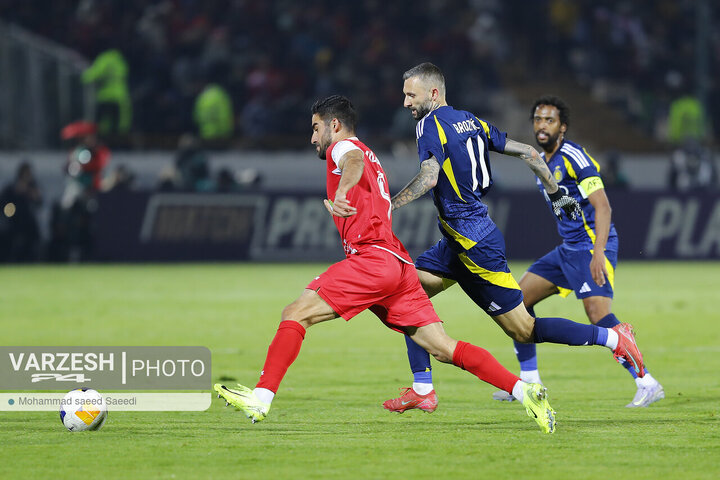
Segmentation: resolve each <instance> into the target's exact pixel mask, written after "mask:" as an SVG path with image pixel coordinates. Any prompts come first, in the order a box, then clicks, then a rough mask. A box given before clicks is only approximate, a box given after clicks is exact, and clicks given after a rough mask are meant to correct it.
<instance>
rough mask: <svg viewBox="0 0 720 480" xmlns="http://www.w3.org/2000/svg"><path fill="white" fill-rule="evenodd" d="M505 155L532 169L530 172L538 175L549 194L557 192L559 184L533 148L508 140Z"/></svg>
mask: <svg viewBox="0 0 720 480" xmlns="http://www.w3.org/2000/svg"><path fill="white" fill-rule="evenodd" d="M505 154H506V155H512V156H513V157H518V158H520V159H522V160H523V161H524V162H525V163H526V164H527V166H528V167H530V170H532V171H533V173H534V174H535V175H537V177H538V178H539V179H540V181H541V182H542V184H543V186H544V187H545V190H547V192H548V193H555V192H556V191H557V189H558V186H557V182H556V181H555V179H554V178H553V176H552V173H551V172H550V169H549V168H548V166H547V164H546V163H545V161H544V160H543V159H542V157H541V156H540V154H539V153H538V152H537V150H535V149H534V148H533V147H531V146H530V145H527V144H525V143H520V142H516V141H515V140H511V139H509V138H508V139H507V141H506V143H505Z"/></svg>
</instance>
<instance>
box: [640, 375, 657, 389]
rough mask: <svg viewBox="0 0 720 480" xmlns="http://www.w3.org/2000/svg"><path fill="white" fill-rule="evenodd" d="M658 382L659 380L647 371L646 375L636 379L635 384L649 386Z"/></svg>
mask: <svg viewBox="0 0 720 480" xmlns="http://www.w3.org/2000/svg"><path fill="white" fill-rule="evenodd" d="M656 383H657V380H655V379H654V378H653V376H652V375H650V374H649V373H647V372H645V376H644V377H642V378H640V377H638V378H636V379H635V385H637V386H638V387H649V386H650V385H655V384H656Z"/></svg>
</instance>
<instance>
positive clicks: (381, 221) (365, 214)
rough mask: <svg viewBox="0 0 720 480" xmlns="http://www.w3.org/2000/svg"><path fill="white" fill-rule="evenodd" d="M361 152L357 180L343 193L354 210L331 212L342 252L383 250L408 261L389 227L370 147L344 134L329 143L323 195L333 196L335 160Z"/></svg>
mask: <svg viewBox="0 0 720 480" xmlns="http://www.w3.org/2000/svg"><path fill="white" fill-rule="evenodd" d="M356 149H358V150H361V151H362V152H363V161H364V162H365V168H364V169H363V174H362V177H360V181H359V182H358V183H357V185H355V186H354V187H352V188H351V189H350V191H349V192H348V194H347V199H348V202H350V205H352V206H353V207H355V208H357V213H356V214H355V215H352V216H350V217H346V218H343V217H336V216H334V215H333V217H332V218H333V220H334V221H335V226H336V227H337V229H338V232H340V238H342V242H343V248H344V250H345V255H346V256H350V255H352V254H355V253H358V252H360V251H362V250H363V249H365V248H369V247H374V248H380V249H383V250H386V251H388V252H390V253H392V254H393V255H395V256H396V257H398V258H399V259H401V260H402V261H404V262H407V263H412V259H411V258H410V254H408V252H407V250H405V247H404V246H403V244H402V243H401V242H400V240H398V238H397V237H396V236H395V234H394V233H393V231H392V203H391V200H390V190H389V188H388V183H387V178H386V177H385V171H384V170H383V168H382V165H380V161H379V160H378V159H377V157H376V156H375V154H374V153H373V151H372V150H370V149H369V148H368V147H367V146H366V145H365V144H364V143H362V142H361V141H360V140H358V138H357V137H351V138H347V139H345V140H341V141H339V142H336V143H333V144H332V145H330V146H329V147H328V149H327V152H326V158H327V175H326V177H327V196H328V198H329V199H330V200H333V199H334V198H335V192H336V191H337V188H338V184H339V183H340V176H341V175H342V172H341V171H340V169H339V168H338V166H337V164H338V162H339V161H340V159H341V158H342V156H343V155H345V154H346V153H347V152H349V151H351V150H356Z"/></svg>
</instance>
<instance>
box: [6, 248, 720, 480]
mask: <svg viewBox="0 0 720 480" xmlns="http://www.w3.org/2000/svg"><path fill="white" fill-rule="evenodd" d="M526 266H527V265H526V264H525V263H517V264H513V265H512V268H513V271H514V272H516V273H517V276H518V278H519V275H520V274H521V273H522V271H523V269H524V268H525V267H526ZM324 268H325V265H318V264H314V265H279V264H273V265H247V264H226V265H202V264H197V265H138V266H134V265H123V266H114V265H89V266H57V267H55V266H32V267H3V268H1V269H0V285H1V287H0V288H2V292H1V293H0V319H1V320H0V321H1V322H2V336H3V339H4V340H3V342H2V343H3V344H4V345H204V346H207V347H209V348H210V349H211V350H212V353H213V377H214V379H216V380H217V379H219V378H221V377H223V378H229V377H232V378H234V379H237V380H238V381H240V382H241V383H244V384H247V385H250V386H252V385H254V383H255V381H256V380H257V377H258V374H259V371H260V369H261V367H262V363H263V360H264V356H265V352H266V350H267V346H268V344H269V342H270V340H271V339H272V336H273V334H274V332H275V329H276V327H277V324H278V321H279V316H280V312H281V310H282V308H283V306H284V305H286V304H287V303H289V302H290V301H292V300H293V299H294V298H295V297H296V296H297V295H298V294H299V293H300V292H301V290H302V289H303V287H304V286H305V285H306V283H307V282H308V281H309V280H311V279H312V278H313V277H314V276H315V275H316V274H317V273H319V272H321V271H322V270H324ZM719 281H720V263H627V262H626V263H622V264H621V265H620V268H619V269H618V272H617V282H616V290H617V292H618V295H617V296H616V300H615V308H614V312H615V313H616V315H617V316H618V317H619V318H620V319H621V320H624V321H630V322H632V323H633V324H634V325H635V327H636V331H637V338H638V343H639V345H640V347H641V349H642V350H643V352H644V355H645V359H646V363H647V365H648V366H649V370H650V371H651V372H652V374H653V375H654V376H655V377H656V378H657V379H658V380H660V382H661V383H662V384H663V385H664V387H665V392H666V399H665V400H663V401H661V402H659V403H656V404H654V405H652V406H651V407H649V408H647V409H627V408H624V405H625V404H627V403H628V402H629V401H630V400H631V398H632V396H633V394H634V392H635V384H634V383H633V381H632V379H631V378H630V376H629V375H628V374H627V373H626V372H625V370H623V369H622V368H621V367H620V366H618V365H617V364H615V363H614V361H613V359H612V357H611V355H610V353H609V351H607V350H606V349H604V348H601V347H566V346H557V345H542V346H540V347H539V354H540V370H541V374H542V377H543V380H544V382H545V384H546V385H547V386H548V388H549V394H550V401H551V403H552V405H553V406H554V408H555V409H556V410H557V419H558V426H557V431H556V433H555V434H554V435H543V434H542V433H540V431H539V429H538V428H537V427H536V425H535V423H534V422H533V421H532V420H531V419H529V418H528V417H527V416H526V415H525V413H524V411H523V409H522V408H521V407H520V406H519V405H518V404H517V403H513V404H507V403H499V402H495V401H493V400H492V399H491V394H492V392H493V391H494V388H493V387H491V386H489V385H487V384H483V383H481V382H479V381H478V380H477V379H476V378H475V377H473V376H471V375H470V374H468V373H467V372H462V371H460V370H459V369H457V368H455V367H452V366H448V365H441V364H435V369H434V373H435V385H436V389H437V391H438V393H439V395H440V406H439V408H438V410H437V411H436V412H435V413H433V414H425V413H422V412H419V411H411V412H407V413H405V414H403V415H397V414H390V413H388V412H386V411H384V410H383V409H382V408H381V406H380V405H381V403H382V401H384V400H385V399H387V398H390V397H391V396H395V395H396V394H397V393H398V390H397V389H398V387H403V386H408V384H409V382H410V380H411V377H410V374H409V372H408V367H407V360H406V356H405V347H404V342H403V339H402V337H401V336H400V335H399V334H397V333H394V332H392V331H390V330H388V329H386V328H384V327H383V326H382V325H381V324H380V322H379V321H378V320H376V319H375V317H373V316H372V315H371V314H367V313H364V314H362V315H360V316H359V317H357V318H355V319H354V320H352V321H351V322H349V323H347V322H345V321H343V320H340V319H339V320H336V321H334V322H329V323H326V324H321V325H318V326H315V327H313V328H312V329H311V330H310V331H309V332H308V335H307V337H306V340H305V343H304V345H303V349H302V351H301V353H300V356H299V358H298V360H297V361H296V362H295V364H294V365H293V366H292V367H291V368H290V370H289V372H288V374H287V376H286V377H285V381H284V382H283V384H282V386H281V388H280V391H279V393H278V395H277V397H276V400H275V402H274V403H273V407H272V410H271V412H270V415H269V416H268V418H267V419H266V420H265V421H264V422H262V423H259V424H257V425H252V424H250V422H249V421H248V420H247V419H246V418H245V417H244V416H243V415H242V414H241V413H239V412H235V411H233V410H231V409H230V408H225V406H224V403H222V402H221V401H220V400H217V399H216V398H215V397H213V403H212V406H211V408H210V409H209V410H208V411H205V412H187V413H162V412H161V413H147V412H111V413H110V415H109V418H108V421H107V423H106V425H105V427H104V428H103V429H102V430H101V431H99V432H84V433H69V432H67V431H65V429H64V428H63V426H62V425H61V423H60V421H59V418H58V415H57V414H56V413H51V412H29V413H9V412H0V445H1V447H0V459H1V461H0V478H3V479H6V478H82V477H83V476H87V477H92V478H178V479H180V478H212V477H214V478H252V479H276V478H287V479H290V478H293V479H297V478H408V479H411V478H418V479H420V478H491V479H515V478H526V479H534V480H537V479H546V478H547V479H565V478H568V479H573V480H576V479H588V478H603V479H606V478H616V479H625V478H628V479H643V478H648V479H654V480H656V479H659V478H683V479H689V478H708V479H709V478H713V479H714V478H717V475H718V471H719V470H718V469H719V468H720V467H719V465H720V464H719V463H718V461H719V460H718V459H720V374H718V371H719V370H720V313H719V312H718V307H717V300H718V282H719ZM434 303H435V305H436V307H437V310H438V313H439V314H440V316H441V317H442V318H443V319H444V320H445V321H446V330H447V331H448V333H449V334H450V335H451V336H453V337H455V338H459V339H463V340H466V341H470V342H473V343H475V344H477V345H480V346H483V347H485V348H487V349H488V350H490V351H491V352H492V353H493V354H495V355H496V356H497V358H498V359H499V360H500V361H501V362H502V363H504V364H505V365H506V366H508V367H509V368H511V370H514V371H516V370H517V362H516V360H515V357H514V355H513V353H512V344H511V342H510V340H509V339H508V338H507V337H505V335H504V334H503V333H502V331H501V330H500V329H499V328H498V327H497V326H495V325H494V324H493V322H492V321H491V320H490V319H489V318H488V317H486V316H485V315H484V314H483V313H482V312H480V311H479V310H478V309H477V308H476V307H475V306H474V305H473V304H472V303H471V301H470V300H469V299H467V298H466V297H465V296H464V294H463V293H462V291H461V290H460V289H459V288H458V287H453V288H452V289H451V290H449V291H447V292H445V293H443V294H441V295H440V296H438V297H436V299H435V301H434ZM537 312H538V313H539V314H542V315H545V316H552V315H562V316H567V317H570V318H573V319H576V320H578V321H583V322H584V321H586V320H585V316H584V314H583V311H582V306H581V303H580V302H578V301H576V300H575V299H574V298H569V299H566V300H563V299H560V298H552V299H550V300H548V301H546V302H545V303H543V304H541V305H540V306H539V307H537Z"/></svg>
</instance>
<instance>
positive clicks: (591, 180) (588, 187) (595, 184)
mask: <svg viewBox="0 0 720 480" xmlns="http://www.w3.org/2000/svg"><path fill="white" fill-rule="evenodd" d="M580 186H581V187H582V189H583V190H585V194H586V195H590V194H591V193H593V192H596V191H598V190H600V189H602V188H605V185H603V182H602V178H600V177H588V178H586V179H584V180H581V181H580Z"/></svg>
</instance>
